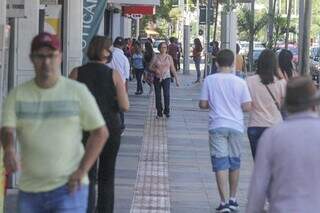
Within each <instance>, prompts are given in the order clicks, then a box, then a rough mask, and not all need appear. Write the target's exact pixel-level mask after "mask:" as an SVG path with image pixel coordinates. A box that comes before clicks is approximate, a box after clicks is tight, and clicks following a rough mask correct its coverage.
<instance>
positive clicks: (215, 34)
mask: <svg viewBox="0 0 320 213" xmlns="http://www.w3.org/2000/svg"><path fill="white" fill-rule="evenodd" d="M214 5H215V7H214V11H215V12H214V29H213V40H214V41H216V40H217V25H218V12H219V1H218V0H215V1H214Z"/></svg>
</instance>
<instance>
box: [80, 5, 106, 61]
mask: <svg viewBox="0 0 320 213" xmlns="http://www.w3.org/2000/svg"><path fill="white" fill-rule="evenodd" d="M106 6H107V1H98V0H83V15H82V18H83V26H82V50H83V53H84V54H83V55H84V56H85V55H86V54H85V53H86V50H87V48H88V45H89V43H90V41H91V39H92V38H93V36H94V35H96V34H97V32H98V30H99V27H100V23H101V20H102V17H103V15H104V11H105V9H106ZM84 61H85V60H84Z"/></svg>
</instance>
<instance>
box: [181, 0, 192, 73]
mask: <svg viewBox="0 0 320 213" xmlns="http://www.w3.org/2000/svg"><path fill="white" fill-rule="evenodd" d="M184 1H185V0H182V1H181V3H183V14H184V15H183V17H185V19H184V25H183V74H189V73H190V67H189V66H190V64H189V50H190V46H189V41H190V19H189V8H188V0H186V1H187V2H186V4H185V2H184Z"/></svg>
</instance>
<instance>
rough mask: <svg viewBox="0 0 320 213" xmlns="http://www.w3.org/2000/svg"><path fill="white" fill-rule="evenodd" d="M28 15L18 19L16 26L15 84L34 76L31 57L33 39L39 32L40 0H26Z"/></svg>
mask: <svg viewBox="0 0 320 213" xmlns="http://www.w3.org/2000/svg"><path fill="white" fill-rule="evenodd" d="M25 9H26V12H25V14H26V17H27V18H25V19H24V18H21V19H16V22H15V24H16V26H15V47H14V48H15V56H14V58H15V66H14V67H15V68H14V72H15V75H14V76H15V78H14V85H17V84H21V83H22V82H24V81H26V80H29V79H32V78H33V77H34V70H33V65H32V64H31V61H30V59H29V54H30V46H31V41H32V39H33V37H34V36H35V35H37V34H38V32H39V0H28V1H25Z"/></svg>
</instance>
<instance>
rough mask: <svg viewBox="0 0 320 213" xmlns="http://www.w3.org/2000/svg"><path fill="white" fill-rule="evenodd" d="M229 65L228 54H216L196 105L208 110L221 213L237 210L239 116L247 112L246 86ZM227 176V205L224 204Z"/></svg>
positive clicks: (241, 127)
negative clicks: (215, 67)
mask: <svg viewBox="0 0 320 213" xmlns="http://www.w3.org/2000/svg"><path fill="white" fill-rule="evenodd" d="M233 63H234V54H233V52H232V51H231V50H229V49H224V50H221V51H220V52H219V53H218V55H217V64H218V70H219V72H218V73H217V74H214V75H209V76H207V77H206V78H205V81H204V84H203V87H202V91H201V97H200V101H199V107H200V108H201V109H209V147H210V153H211V161H212V168H213V172H215V175H216V181H217V185H218V190H219V195H220V199H221V202H220V205H219V206H218V208H217V209H216V210H217V212H223V213H224V212H230V211H231V210H232V211H234V210H238V209H239V205H238V203H237V200H236V193H237V188H238V182H239V170H240V149H241V146H242V142H243V132H244V128H245V127H244V121H243V119H244V118H243V112H248V111H250V109H251V97H250V93H249V89H248V86H247V84H246V82H245V81H244V80H243V79H241V78H239V77H237V76H235V75H234V74H233V73H232V71H233ZM228 176H229V185H230V187H229V188H230V198H229V201H227V200H226V195H227V193H226V187H227V181H228Z"/></svg>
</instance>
